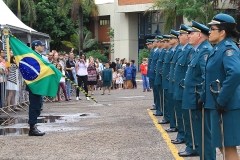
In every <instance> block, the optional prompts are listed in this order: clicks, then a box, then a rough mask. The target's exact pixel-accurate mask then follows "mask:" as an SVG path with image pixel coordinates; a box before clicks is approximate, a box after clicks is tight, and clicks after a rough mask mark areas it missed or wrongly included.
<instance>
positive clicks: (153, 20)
mask: <svg viewBox="0 0 240 160" xmlns="http://www.w3.org/2000/svg"><path fill="white" fill-rule="evenodd" d="M228 1H229V0H226V1H224V3H223V2H220V3H219V8H223V9H226V11H229V12H231V13H232V14H234V12H236V9H234V7H233V6H231V5H229V2H228ZM153 2H154V0H114V2H113V3H107V4H99V5H98V7H99V19H98V20H97V21H92V22H91V23H90V24H91V25H90V27H89V30H90V31H91V32H92V33H93V35H94V37H95V38H96V39H97V40H100V41H102V42H103V48H105V49H109V48H110V46H111V43H113V44H114V52H111V53H110V52H109V54H108V57H109V59H111V60H114V59H115V58H120V59H122V58H126V59H127V60H128V61H130V60H132V59H134V60H135V61H136V63H138V55H139V50H140V49H142V48H144V47H145V43H146V39H149V38H153V37H155V35H159V34H166V33H165V31H164V28H163V26H164V21H163V16H162V15H160V14H158V12H155V11H151V12H146V10H148V9H149V8H150V7H151V6H152V5H153ZM180 23H186V24H188V23H189V22H188V21H187V20H186V19H185V18H182V17H180V18H179V19H177V24H176V26H179V25H180ZM189 24H190V23H189ZM110 27H111V28H113V29H114V40H113V41H112V42H111V41H110V38H108V34H107V32H109V28H110ZM103 48H102V49H103Z"/></svg>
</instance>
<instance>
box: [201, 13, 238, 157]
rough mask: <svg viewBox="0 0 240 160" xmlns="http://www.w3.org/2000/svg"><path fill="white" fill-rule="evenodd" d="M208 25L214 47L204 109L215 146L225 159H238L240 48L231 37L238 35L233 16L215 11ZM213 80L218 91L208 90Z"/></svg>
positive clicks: (205, 88)
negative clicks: (208, 113) (206, 110)
mask: <svg viewBox="0 0 240 160" xmlns="http://www.w3.org/2000/svg"><path fill="white" fill-rule="evenodd" d="M209 25H210V31H209V34H210V35H209V41H210V42H211V43H212V44H214V45H215V46H214V48H213V49H212V51H211V53H210V55H209V57H208V60H207V64H206V79H205V83H204V90H205V91H206V92H205V96H204V98H205V103H204V108H206V109H208V110H210V118H211V119H210V122H211V127H210V129H211V135H212V144H213V147H214V149H215V148H216V147H218V148H219V149H220V151H221V152H222V153H223V156H225V157H224V158H225V159H226V160H239V155H238V153H237V147H236V146H239V145H240V123H239V122H240V101H239V97H240V81H239V79H240V69H239V66H240V51H239V48H238V47H237V46H236V44H235V43H234V41H233V40H232V37H238V36H239V35H240V34H239V32H237V31H236V25H237V24H236V21H235V19H234V18H233V17H232V16H230V15H227V14H222V13H220V14H217V15H216V16H214V17H213V19H212V21H211V22H210V23H209ZM216 81H218V85H219V86H217V85H216V84H215V88H214V84H213V88H212V89H214V90H217V91H218V93H211V91H210V89H209V86H210V85H211V84H212V83H213V82H216ZM221 127H222V129H221ZM221 130H222V131H223V132H221ZM224 153H225V155H224Z"/></svg>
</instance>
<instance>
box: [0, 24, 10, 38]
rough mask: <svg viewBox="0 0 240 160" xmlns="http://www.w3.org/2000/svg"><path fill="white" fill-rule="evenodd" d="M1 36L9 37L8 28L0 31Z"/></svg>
mask: <svg viewBox="0 0 240 160" xmlns="http://www.w3.org/2000/svg"><path fill="white" fill-rule="evenodd" d="M1 34H2V36H9V35H11V31H10V28H8V27H6V26H5V27H3V28H2V29H1Z"/></svg>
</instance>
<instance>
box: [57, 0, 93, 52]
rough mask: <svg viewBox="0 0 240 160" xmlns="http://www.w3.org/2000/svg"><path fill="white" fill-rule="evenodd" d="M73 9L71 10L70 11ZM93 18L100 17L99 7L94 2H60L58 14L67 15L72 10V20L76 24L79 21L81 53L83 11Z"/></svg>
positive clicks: (61, 0) (59, 0) (69, 0)
mask: <svg viewBox="0 0 240 160" xmlns="http://www.w3.org/2000/svg"><path fill="white" fill-rule="evenodd" d="M70 7H71V9H70ZM84 9H85V10H86V12H87V13H88V15H91V16H93V17H97V16H98V6H97V5H96V4H95V1H94V0H58V12H57V13H60V15H66V14H68V13H69V11H70V10H71V18H72V20H73V22H74V23H76V22H77V21H78V27H79V31H78V32H79V47H78V48H79V53H80V50H83V41H84V39H83V38H84V33H83V10H84Z"/></svg>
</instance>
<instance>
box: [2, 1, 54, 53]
mask: <svg viewBox="0 0 240 160" xmlns="http://www.w3.org/2000/svg"><path fill="white" fill-rule="evenodd" d="M0 11H1V13H0V14H1V16H0V27H1V30H2V28H4V27H8V28H9V29H10V30H11V32H12V34H13V35H14V36H16V37H17V38H19V39H20V40H21V41H23V42H25V43H26V44H28V45H29V44H31V41H32V40H35V39H39V40H41V41H43V42H45V43H46V50H48V51H49V49H50V47H49V39H50V37H49V35H48V34H45V33H41V32H38V31H36V30H34V29H32V28H30V27H29V26H27V25H25V24H24V23H23V22H22V21H20V20H19V19H18V18H17V16H16V15H15V14H14V13H13V12H12V11H11V10H10V9H9V8H8V6H7V5H6V4H5V3H4V2H3V0H0Z"/></svg>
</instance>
